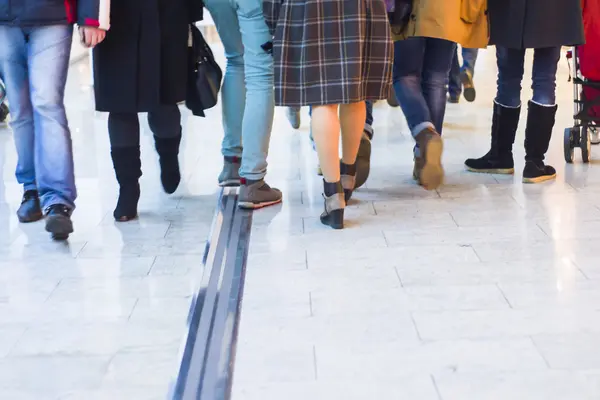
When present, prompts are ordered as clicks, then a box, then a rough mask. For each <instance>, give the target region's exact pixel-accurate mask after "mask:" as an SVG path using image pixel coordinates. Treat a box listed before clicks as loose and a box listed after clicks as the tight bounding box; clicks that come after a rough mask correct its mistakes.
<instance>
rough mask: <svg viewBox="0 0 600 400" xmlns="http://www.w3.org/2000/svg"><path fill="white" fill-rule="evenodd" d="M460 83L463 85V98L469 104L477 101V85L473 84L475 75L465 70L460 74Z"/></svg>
mask: <svg viewBox="0 0 600 400" xmlns="http://www.w3.org/2000/svg"><path fill="white" fill-rule="evenodd" d="M460 81H461V82H462V85H463V96H465V100H467V101H468V102H470V103H471V102H473V101H475V96H476V94H477V93H476V92H475V84H474V83H473V73H472V72H471V71H469V70H468V69H464V70H462V71H461V73H460Z"/></svg>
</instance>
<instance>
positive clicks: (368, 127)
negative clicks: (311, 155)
mask: <svg viewBox="0 0 600 400" xmlns="http://www.w3.org/2000/svg"><path fill="white" fill-rule="evenodd" d="M365 105H366V106H367V118H366V119H365V133H366V134H367V135H369V139H371V140H372V139H373V135H374V134H375V131H374V130H373V102H372V101H370V100H367V101H365ZM308 115H311V116H312V107H309V108H308ZM310 141H311V143H312V146H313V150H316V147H315V141H314V139H313V136H312V129H311V131H310Z"/></svg>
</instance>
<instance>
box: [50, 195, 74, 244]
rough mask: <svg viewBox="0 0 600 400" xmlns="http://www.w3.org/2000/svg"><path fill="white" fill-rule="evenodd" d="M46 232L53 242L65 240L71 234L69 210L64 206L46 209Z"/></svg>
mask: <svg viewBox="0 0 600 400" xmlns="http://www.w3.org/2000/svg"><path fill="white" fill-rule="evenodd" d="M46 231H47V232H50V234H51V235H52V239H54V240H67V239H68V238H69V235H70V234H71V233H73V222H72V221H71V209H70V208H69V207H67V206H65V205H64V204H53V205H51V206H50V207H48V208H47V209H46Z"/></svg>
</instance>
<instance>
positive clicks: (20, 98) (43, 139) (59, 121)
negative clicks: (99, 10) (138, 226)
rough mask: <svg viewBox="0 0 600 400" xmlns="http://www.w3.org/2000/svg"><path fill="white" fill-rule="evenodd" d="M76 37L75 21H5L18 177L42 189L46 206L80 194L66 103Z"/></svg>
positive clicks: (1, 39) (3, 62) (0, 64)
mask: <svg viewBox="0 0 600 400" xmlns="http://www.w3.org/2000/svg"><path fill="white" fill-rule="evenodd" d="M72 40H73V27H72V26H70V25H52V26H43V27H35V28H34V27H32V28H18V27H10V26H0V43H2V45H1V46H0V79H2V80H3V81H4V82H5V83H6V92H7V98H8V101H9V103H10V111H11V116H12V121H11V124H10V125H11V127H12V130H13V133H14V136H15V145H16V148H17V155H18V162H17V171H16V176H17V181H18V182H19V183H20V184H22V185H23V188H24V190H38V192H39V194H40V199H41V203H42V207H43V208H47V207H49V206H51V205H53V204H64V205H66V206H69V207H71V208H74V207H75V199H76V197H77V190H76V188H75V177H74V173H73V149H72V143H71V132H70V131H69V126H68V123H67V116H66V113H65V105H64V95H65V85H66V81H67V72H68V69H69V58H70V54H71V43H72Z"/></svg>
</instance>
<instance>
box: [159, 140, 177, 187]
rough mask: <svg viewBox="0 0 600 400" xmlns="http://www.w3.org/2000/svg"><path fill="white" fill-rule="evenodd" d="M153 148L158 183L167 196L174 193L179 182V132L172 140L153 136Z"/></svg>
mask: <svg viewBox="0 0 600 400" xmlns="http://www.w3.org/2000/svg"><path fill="white" fill-rule="evenodd" d="M154 141H155V147H156V151H157V152H158V157H159V162H160V181H161V183H162V185H163V189H164V190H165V192H167V193H168V194H171V193H174V192H175V190H177V187H178V186H179V182H181V172H180V171H179V144H180V143H181V132H180V133H179V135H178V136H176V137H173V138H160V137H158V136H156V135H154Z"/></svg>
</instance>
